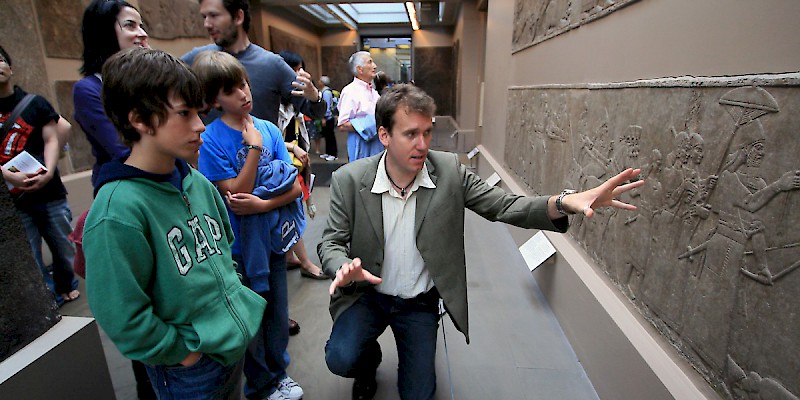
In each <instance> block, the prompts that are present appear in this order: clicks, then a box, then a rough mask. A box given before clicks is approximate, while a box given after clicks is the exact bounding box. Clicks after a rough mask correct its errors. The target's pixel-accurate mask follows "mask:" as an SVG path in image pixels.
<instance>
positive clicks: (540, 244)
mask: <svg viewBox="0 0 800 400" xmlns="http://www.w3.org/2000/svg"><path fill="white" fill-rule="evenodd" d="M519 252H520V253H522V258H524V259H525V263H526V264H528V269H530V270H531V271H533V270H534V269H536V267H538V266H540V265H542V263H543V262H545V260H547V259H548V258H550V256H552V255H553V254H555V252H556V249H555V247H553V245H552V244H551V243H550V241H549V240H547V237H546V236H545V235H544V233H543V232H542V231H539V232H538V233H537V234H535V235H533V237H532V238H530V239H528V241H527V242H525V243H524V244H523V245H522V246H520V247H519Z"/></svg>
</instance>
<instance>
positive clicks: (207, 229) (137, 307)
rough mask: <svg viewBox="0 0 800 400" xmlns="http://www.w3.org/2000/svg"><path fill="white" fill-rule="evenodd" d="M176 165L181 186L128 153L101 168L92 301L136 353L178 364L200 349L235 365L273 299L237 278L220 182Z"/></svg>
mask: <svg viewBox="0 0 800 400" xmlns="http://www.w3.org/2000/svg"><path fill="white" fill-rule="evenodd" d="M176 168H177V171H178V173H179V174H180V176H181V177H182V189H183V190H182V191H179V190H178V189H177V187H176V186H175V185H173V184H171V183H170V177H171V175H154V174H149V173H146V172H144V171H141V170H139V169H136V168H134V167H131V166H127V165H125V164H123V163H122V162H120V161H113V162H110V163H108V164H106V165H104V166H103V169H101V172H100V177H99V180H98V185H97V187H98V188H99V189H96V190H97V192H96V195H97V197H96V198H95V201H94V204H92V208H91V210H90V211H89V215H88V217H87V218H86V224H85V225H84V234H83V249H84V253H85V255H86V287H87V291H88V300H89V306H90V307H91V310H92V313H93V314H94V317H95V318H96V319H97V322H98V323H99V324H100V326H101V327H102V328H103V330H104V331H105V332H106V333H107V334H108V337H109V338H111V341H112V342H114V344H115V345H116V346H117V348H118V349H119V350H120V352H121V353H122V354H123V355H125V356H126V357H128V358H131V359H135V360H141V361H142V362H144V363H147V364H151V365H174V364H178V363H180V362H181V361H182V360H183V359H184V358H185V357H186V356H187V355H188V354H189V352H200V353H203V354H204V355H206V356H209V357H211V358H212V359H214V360H216V361H218V362H220V363H222V364H224V365H232V364H234V363H236V362H237V361H239V360H240V359H241V357H242V356H243V355H244V352H245V349H246V347H247V344H248V343H249V342H250V340H251V339H252V338H253V336H254V335H255V334H256V331H257V330H258V327H259V325H260V323H261V318H262V315H263V312H264V307H265V305H266V302H265V301H264V299H263V298H261V296H259V295H257V294H256V293H255V292H253V291H251V290H250V289H248V288H247V287H245V286H243V285H242V284H241V282H240V281H239V278H238V275H237V274H236V269H235V264H234V262H233V260H232V258H231V251H230V244H231V243H232V242H233V233H232V231H231V228H230V222H229V220H228V213H227V211H226V209H225V203H224V202H223V200H222V198H221V197H220V195H219V193H218V192H217V190H216V189H215V188H214V187H213V185H212V184H211V183H210V182H209V181H208V180H207V179H206V178H205V177H203V176H202V175H201V174H200V173H198V172H197V171H194V170H192V169H191V168H189V167H188V165H186V163H185V162H182V161H178V162H176Z"/></svg>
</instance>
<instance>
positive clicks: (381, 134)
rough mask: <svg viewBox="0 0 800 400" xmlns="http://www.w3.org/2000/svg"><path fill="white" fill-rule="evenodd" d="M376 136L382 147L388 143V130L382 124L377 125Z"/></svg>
mask: <svg viewBox="0 0 800 400" xmlns="http://www.w3.org/2000/svg"><path fill="white" fill-rule="evenodd" d="M378 138H379V139H380V140H381V143H382V144H383V147H386V146H387V145H388V144H389V131H388V130H387V129H386V128H385V127H383V126H381V127H379V128H378Z"/></svg>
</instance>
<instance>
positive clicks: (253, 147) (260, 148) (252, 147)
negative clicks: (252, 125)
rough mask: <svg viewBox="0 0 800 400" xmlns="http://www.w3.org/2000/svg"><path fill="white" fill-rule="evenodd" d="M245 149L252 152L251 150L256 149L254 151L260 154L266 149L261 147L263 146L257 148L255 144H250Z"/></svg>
mask: <svg viewBox="0 0 800 400" xmlns="http://www.w3.org/2000/svg"><path fill="white" fill-rule="evenodd" d="M244 147H247V149H248V150H250V149H254V150H258V151H259V152H260V151H262V150H264V148H263V147H261V146H256V145H254V144H248V145H246V146H244Z"/></svg>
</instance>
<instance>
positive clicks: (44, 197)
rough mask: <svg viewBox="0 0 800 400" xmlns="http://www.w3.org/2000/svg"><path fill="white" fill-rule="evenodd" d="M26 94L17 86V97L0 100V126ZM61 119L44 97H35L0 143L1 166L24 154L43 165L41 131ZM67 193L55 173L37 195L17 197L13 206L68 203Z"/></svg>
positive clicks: (33, 193) (57, 174)
mask: <svg viewBox="0 0 800 400" xmlns="http://www.w3.org/2000/svg"><path fill="white" fill-rule="evenodd" d="M26 94H27V93H25V91H24V90H22V89H20V88H19V87H18V86H15V87H14V94H12V95H11V96H8V97H2V98H0V124H2V123H4V122H5V121H6V119H7V118H8V117H9V114H11V111H12V110H14V106H16V105H17V103H19V102H20V101H22V98H23V97H25V95H26ZM59 118H60V116H59V115H58V113H57V112H56V111H55V109H53V106H51V105H50V103H49V102H48V101H47V100H45V99H44V98H43V97H41V96H36V97H34V98H33V100H32V101H31V102H30V103H29V104H28V106H27V107H26V108H25V110H24V111H23V112H22V114H21V115H20V116H19V118H17V121H16V123H15V124H14V125H12V127H11V129H10V130H9V131H8V134H7V135H6V137H5V138H2V142H0V165H4V164H5V163H6V162H8V161H9V160H11V159H12V158H14V157H15V156H16V155H17V154H19V153H21V152H22V151H23V150H25V151H27V152H28V153H29V154H30V155H31V156H33V157H34V158H36V159H37V160H39V162H41V163H42V164H44V138H43V137H42V127H44V126H45V125H47V124H49V123H50V122H51V121H56V122H58V119H59ZM66 195H67V190H66V188H65V187H64V184H63V183H62V182H61V177H60V176H59V173H58V170H56V171H55V175H53V179H51V180H50V181H49V182H47V184H45V185H44V187H43V188H41V189H39V190H37V191H36V192H28V193H23V194H16V195H14V203H15V205H17V207H25V206H28V205H34V204H41V203H47V202H50V201H53V200H60V199H65V198H66V197H67V196H66Z"/></svg>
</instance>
